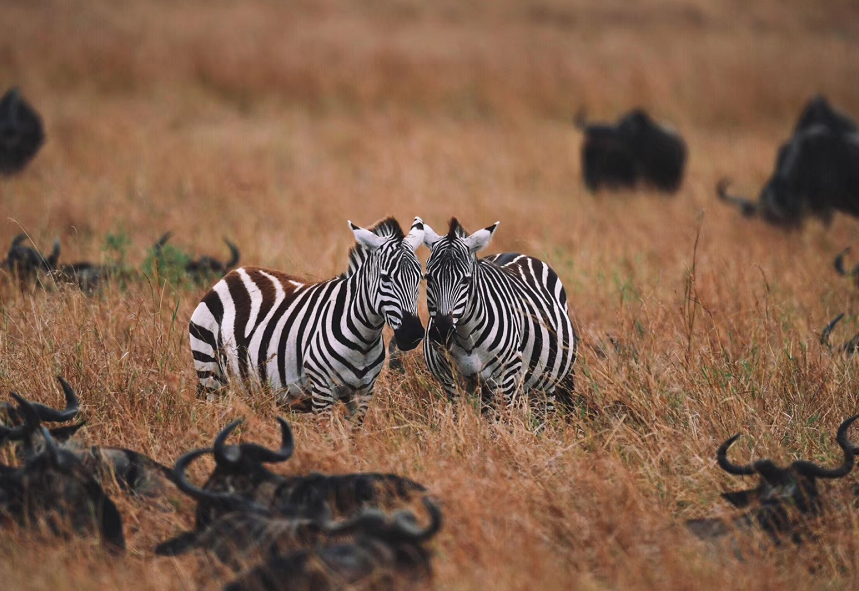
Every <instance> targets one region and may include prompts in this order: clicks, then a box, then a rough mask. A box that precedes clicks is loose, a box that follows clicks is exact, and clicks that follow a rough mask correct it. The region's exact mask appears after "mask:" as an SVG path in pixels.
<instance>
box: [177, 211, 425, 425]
mask: <svg viewBox="0 0 859 591" xmlns="http://www.w3.org/2000/svg"><path fill="white" fill-rule="evenodd" d="M349 225H350V227H351V229H352V232H353V233H354V235H355V240H356V241H357V244H356V245H355V247H353V248H352V250H351V251H350V253H349V270H348V271H347V272H346V273H344V274H343V275H341V276H340V277H336V278H334V279H330V280H328V281H324V282H321V283H305V282H303V281H301V280H300V279H298V278H296V277H293V276H291V275H287V274H285V273H281V272H279V271H273V270H268V269H261V268H258V267H242V268H240V269H236V270H235V271H231V272H230V273H229V274H227V275H226V276H225V277H224V278H223V279H221V280H220V281H219V282H218V283H217V284H215V286H214V287H213V288H212V289H211V290H210V291H209V293H207V294H206V296H205V297H204V298H203V300H202V301H201V302H200V304H199V305H198V306H197V309H196V310H195V311H194V314H193V315H192V316H191V325H190V329H189V332H190V338H191V350H192V352H193V354H194V366H195V367H196V369H197V376H198V378H199V380H200V387H201V388H204V389H217V388H220V387H222V386H224V385H226V384H227V381H228V376H230V375H232V376H239V377H240V378H241V380H242V381H243V382H245V383H248V382H251V383H253V382H256V383H257V384H268V385H270V386H271V387H272V388H274V390H275V391H278V392H279V393H280V394H281V395H282V397H283V399H284V400H285V401H296V400H299V401H306V400H307V399H308V398H311V399H312V408H313V410H314V411H316V412H319V411H322V410H326V409H329V408H330V407H331V406H332V405H333V404H334V403H335V402H336V401H337V400H338V399H341V400H344V401H346V402H347V403H348V404H349V407H350V411H352V412H353V413H354V412H356V410H357V412H358V414H359V415H363V413H364V411H366V407H367V404H368V403H369V398H370V396H371V395H372V392H373V384H374V383H375V381H376V378H377V377H378V375H379V372H380V371H381V369H382V364H383V362H384V359H385V347H384V343H383V342H382V328H383V327H384V325H385V323H386V322H387V323H388V325H390V326H391V328H393V329H394V336H395V338H396V340H397V345H398V346H399V348H400V349H403V350H408V349H413V348H415V347H416V346H417V345H418V344H419V343H420V341H421V340H422V338H423V335H424V330H423V326H422V325H421V321H420V319H419V318H418V315H417V302H418V292H419V287H420V281H421V265H420V262H419V261H418V259H417V257H416V256H415V250H416V249H417V248H418V246H420V244H421V242H422V241H423V235H424V229H423V222H421V220H420V218H415V221H414V223H413V224H412V227H411V231H410V232H409V234H408V236H404V235H403V232H402V230H401V229H400V226H399V224H398V223H397V221H396V220H395V219H393V218H387V219H385V220H383V221H381V222H379V223H378V224H376V225H375V226H374V227H373V228H371V229H370V230H365V229H363V228H359V227H358V226H355V225H354V224H352V223H351V222H349ZM356 404H357V407H356Z"/></svg>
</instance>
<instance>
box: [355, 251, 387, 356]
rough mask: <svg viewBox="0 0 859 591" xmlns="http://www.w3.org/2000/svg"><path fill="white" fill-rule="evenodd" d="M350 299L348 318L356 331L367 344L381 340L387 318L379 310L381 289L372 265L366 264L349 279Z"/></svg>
mask: <svg viewBox="0 0 859 591" xmlns="http://www.w3.org/2000/svg"><path fill="white" fill-rule="evenodd" d="M347 281H348V282H349V283H348V286H349V294H350V296H351V297H350V299H349V303H348V308H347V312H346V313H347V318H350V319H352V321H353V323H354V329H355V330H356V332H358V333H359V334H360V335H361V338H362V339H363V340H364V341H365V342H371V341H374V340H376V339H379V338H381V336H382V329H383V328H384V327H385V316H384V315H383V314H382V313H381V311H380V310H378V309H377V306H376V295H377V293H376V292H377V291H378V289H379V285H378V273H376V272H375V270H374V269H373V268H372V265H368V264H365V265H363V266H362V267H361V268H360V269H358V272H357V273H355V274H354V275H352V276H351V277H349V278H348V279H347Z"/></svg>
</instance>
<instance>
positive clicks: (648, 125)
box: [575, 109, 686, 193]
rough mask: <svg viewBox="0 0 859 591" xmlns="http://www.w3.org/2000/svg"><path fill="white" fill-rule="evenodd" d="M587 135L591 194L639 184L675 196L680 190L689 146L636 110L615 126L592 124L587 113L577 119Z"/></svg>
mask: <svg viewBox="0 0 859 591" xmlns="http://www.w3.org/2000/svg"><path fill="white" fill-rule="evenodd" d="M575 122H576V125H577V126H578V127H579V129H581V130H582V131H583V132H584V134H585V140H584V142H583V144H582V172H583V174H584V178H585V185H586V186H587V188H588V189H589V190H590V191H598V190H599V189H600V188H601V187H606V188H608V189H624V188H629V189H633V188H635V187H636V186H638V185H639V184H645V185H650V186H652V187H653V188H655V189H657V190H659V191H664V192H668V193H673V192H675V191H677V189H679V188H680V184H681V183H682V181H683V171H684V168H685V166H686V142H685V141H684V140H683V138H682V137H680V135H679V134H678V133H677V132H676V131H674V130H672V129H670V128H668V127H666V126H664V125H660V124H659V123H656V122H655V121H654V120H653V119H652V118H651V117H650V115H648V114H647V113H646V112H645V111H644V110H642V109H634V110H632V111H630V112H629V113H627V114H626V115H624V116H623V117H621V118H620V119H619V120H618V121H617V123H615V124H614V125H609V124H588V123H587V122H586V121H585V114H584V111H580V112H579V113H578V115H577V116H576V119H575Z"/></svg>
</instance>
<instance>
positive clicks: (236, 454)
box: [214, 419, 244, 468]
mask: <svg viewBox="0 0 859 591" xmlns="http://www.w3.org/2000/svg"><path fill="white" fill-rule="evenodd" d="M243 422H244V419H237V420H235V421H233V422H232V423H230V424H229V425H227V426H226V427H224V429H223V431H221V432H220V433H218V436H217V437H216V438H215V448H214V455H215V462H217V464H218V466H222V467H225V468H237V467H238V466H239V462H241V459H242V452H241V448H240V447H237V446H235V445H224V442H225V441H226V440H227V438H228V437H229V436H230V433H232V432H233V431H235V429H236V427H238V426H239V425H241V424H242V423H243Z"/></svg>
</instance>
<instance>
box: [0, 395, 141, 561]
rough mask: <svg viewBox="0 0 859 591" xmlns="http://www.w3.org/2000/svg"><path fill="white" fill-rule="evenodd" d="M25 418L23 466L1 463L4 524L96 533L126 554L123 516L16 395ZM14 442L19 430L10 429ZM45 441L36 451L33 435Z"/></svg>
mask: <svg viewBox="0 0 859 591" xmlns="http://www.w3.org/2000/svg"><path fill="white" fill-rule="evenodd" d="M13 396H14V398H15V400H16V401H17V402H18V403H19V406H18V409H17V410H18V411H19V412H20V413H21V414H22V415H23V416H24V417H25V425H24V426H23V427H22V428H21V429H20V433H21V435H22V440H23V446H24V452H23V455H24V464H23V466H20V467H17V468H14V467H11V466H5V465H3V464H0V524H2V523H3V521H4V519H11V520H12V521H14V522H16V523H18V524H20V525H22V526H27V525H33V524H39V523H43V524H45V525H46V526H47V528H48V529H49V530H50V531H51V532H52V533H54V534H56V535H66V534H69V533H78V534H88V533H95V532H98V534H99V536H100V537H101V540H102V543H103V544H104V545H105V546H106V547H107V548H108V549H110V550H112V551H117V552H121V551H123V550H124V549H125V536H124V535H123V532H122V517H121V516H120V514H119V511H117V509H116V505H114V503H113V501H111V500H110V498H109V497H108V496H107V494H105V492H104V489H102V487H101V485H100V484H99V483H98V482H97V481H96V479H95V478H93V476H92V474H91V472H90V470H89V469H88V468H87V467H86V466H85V465H84V464H83V462H81V460H80V459H79V458H78V457H77V456H76V455H75V454H73V453H71V452H70V451H68V450H66V449H63V448H61V447H59V446H58V445H57V443H56V442H55V441H54V438H53V437H52V436H51V433H50V432H49V431H48V430H47V429H46V428H45V427H42V426H39V425H38V418H36V420H35V422H33V418H34V417H37V411H36V409H35V408H33V407H32V406H31V405H30V403H29V402H27V401H26V400H24V399H23V398H21V397H20V396H18V395H16V394H13ZM12 431H13V435H12V437H13V438H14V437H15V436H16V435H17V433H18V431H19V430H18V429H12ZM36 433H38V434H39V435H40V436H41V443H42V445H41V450H39V451H37V449H36V445H35V443H34V441H33V436H34V434H36Z"/></svg>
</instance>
